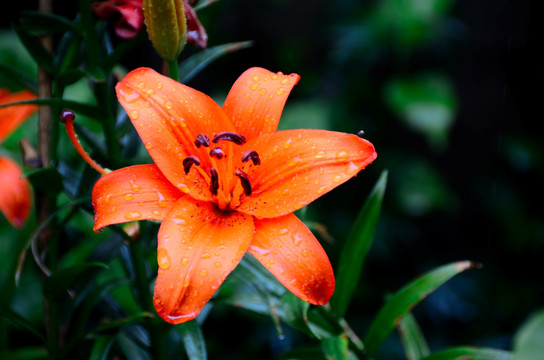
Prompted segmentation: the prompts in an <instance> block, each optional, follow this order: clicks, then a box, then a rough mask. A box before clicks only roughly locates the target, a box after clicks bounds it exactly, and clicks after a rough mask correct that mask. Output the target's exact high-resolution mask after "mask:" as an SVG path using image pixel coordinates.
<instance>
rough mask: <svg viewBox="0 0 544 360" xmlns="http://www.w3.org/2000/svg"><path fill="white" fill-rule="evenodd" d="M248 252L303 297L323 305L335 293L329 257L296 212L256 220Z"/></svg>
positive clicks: (297, 294)
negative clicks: (294, 213) (253, 235)
mask: <svg viewBox="0 0 544 360" xmlns="http://www.w3.org/2000/svg"><path fill="white" fill-rule="evenodd" d="M248 251H249V253H250V254H251V255H253V256H255V257H256V258H257V260H259V261H260V262H261V264H263V265H264V266H265V267H266V268H267V269H268V270H269V271H270V272H271V273H272V274H273V275H274V276H275V277H276V278H277V279H278V280H279V281H280V282H281V283H282V284H283V285H284V286H285V287H286V288H287V289H288V290H289V291H291V292H292V293H293V294H295V295H296V296H298V297H299V298H301V299H302V300H304V301H307V302H309V303H312V304H315V305H323V304H325V303H327V302H328V301H329V299H330V297H331V296H332V293H333V292H334V284H335V281H334V274H333V271H332V266H331V263H330V262H329V258H328V257H327V254H326V253H325V250H323V247H321V244H320V243H319V241H317V239H316V238H315V236H314V235H313V234H312V232H311V231H310V230H309V229H308V228H307V227H306V225H304V223H302V221H300V220H299V219H298V218H297V217H296V216H295V215H293V214H289V215H285V216H282V217H279V218H274V219H261V220H255V238H254V239H253V241H252V242H251V245H250V246H249V249H248Z"/></svg>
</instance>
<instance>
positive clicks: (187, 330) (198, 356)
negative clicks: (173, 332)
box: [176, 320, 208, 360]
mask: <svg viewBox="0 0 544 360" xmlns="http://www.w3.org/2000/svg"><path fill="white" fill-rule="evenodd" d="M176 329H177V331H178V333H179V336H180V337H181V339H182V340H183V345H184V346H185V351H186V352H187V357H188V358H189V360H206V359H207V357H208V356H207V353H206V342H205V341H204V336H203V335H202V329H201V328H200V325H199V324H198V322H197V321H196V320H191V321H189V322H186V323H183V324H180V325H178V326H176Z"/></svg>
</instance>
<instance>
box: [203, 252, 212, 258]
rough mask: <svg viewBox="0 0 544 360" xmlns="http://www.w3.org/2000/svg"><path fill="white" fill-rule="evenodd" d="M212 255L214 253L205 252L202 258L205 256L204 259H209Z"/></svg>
mask: <svg viewBox="0 0 544 360" xmlns="http://www.w3.org/2000/svg"><path fill="white" fill-rule="evenodd" d="M211 257H212V255H211V254H209V253H204V254H202V258H203V259H209V258H211Z"/></svg>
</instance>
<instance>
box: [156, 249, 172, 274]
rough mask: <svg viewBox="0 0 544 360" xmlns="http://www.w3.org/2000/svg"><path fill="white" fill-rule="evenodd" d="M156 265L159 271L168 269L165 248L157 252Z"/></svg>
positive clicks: (168, 259) (168, 264)
mask: <svg viewBox="0 0 544 360" xmlns="http://www.w3.org/2000/svg"><path fill="white" fill-rule="evenodd" d="M157 263H158V264H159V267H160V268H161V269H168V268H169V267H170V256H169V255H168V251H167V250H166V249H165V248H160V249H159V250H157Z"/></svg>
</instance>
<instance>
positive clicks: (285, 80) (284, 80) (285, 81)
mask: <svg viewBox="0 0 544 360" xmlns="http://www.w3.org/2000/svg"><path fill="white" fill-rule="evenodd" d="M288 82H289V79H283V80H282V81H281V83H282V84H283V85H287V83H288Z"/></svg>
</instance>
